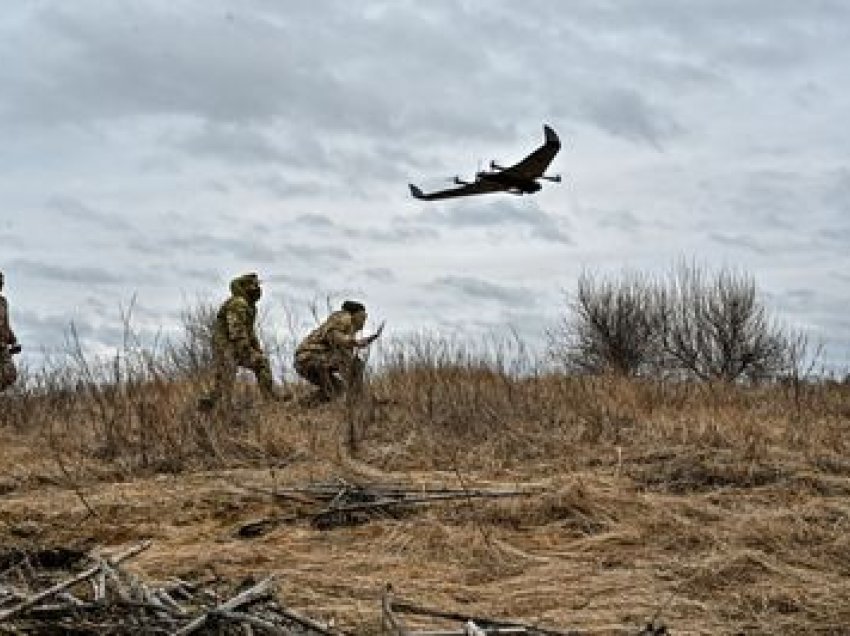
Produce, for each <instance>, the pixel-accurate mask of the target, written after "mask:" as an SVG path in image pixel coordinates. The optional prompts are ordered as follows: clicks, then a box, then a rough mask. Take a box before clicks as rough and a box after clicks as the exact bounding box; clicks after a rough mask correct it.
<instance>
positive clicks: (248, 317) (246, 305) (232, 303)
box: [213, 276, 261, 355]
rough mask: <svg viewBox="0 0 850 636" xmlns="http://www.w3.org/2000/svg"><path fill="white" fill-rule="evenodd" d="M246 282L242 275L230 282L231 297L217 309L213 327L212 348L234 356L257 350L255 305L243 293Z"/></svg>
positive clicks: (258, 346)
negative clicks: (231, 353)
mask: <svg viewBox="0 0 850 636" xmlns="http://www.w3.org/2000/svg"><path fill="white" fill-rule="evenodd" d="M247 284H249V281H247V280H246V277H245V276H240V277H238V278H234V279H233V280H232V281H231V282H230V292H231V294H232V295H231V296H230V298H228V299H227V300H226V301H224V304H222V306H221V307H220V308H219V310H218V313H217V314H216V318H215V326H214V328H213V346H214V347H215V348H216V349H218V350H219V351H223V350H230V351H232V352H234V353H236V354H237V355H245V354H248V353H250V352H251V351H261V347H260V341H259V339H258V338H257V333H256V331H255V325H254V323H255V322H256V319H257V305H256V303H254V302H253V301H251V300H250V299H249V298H248V297H247V294H246V291H245V290H246V285H247Z"/></svg>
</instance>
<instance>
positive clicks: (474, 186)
mask: <svg viewBox="0 0 850 636" xmlns="http://www.w3.org/2000/svg"><path fill="white" fill-rule="evenodd" d="M409 185H410V194H412V195H413V196H414V197H416V198H417V199H422V200H423V201H435V200H436V199H451V198H454V197H468V196H472V195H474V194H486V193H488V192H499V191H501V190H507V187H505V186H502V185H501V184H498V183H493V182H491V181H476V182H475V183H468V184H466V185H462V186H460V187H459V188H449V189H448V190H438V191H437V192H429V193H428V194H425V193H424V192H422V190H420V189H419V188H417V187H416V186H415V185H413V184H412V183H411V184H409Z"/></svg>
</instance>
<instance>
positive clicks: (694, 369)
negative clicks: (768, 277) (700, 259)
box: [657, 264, 798, 381]
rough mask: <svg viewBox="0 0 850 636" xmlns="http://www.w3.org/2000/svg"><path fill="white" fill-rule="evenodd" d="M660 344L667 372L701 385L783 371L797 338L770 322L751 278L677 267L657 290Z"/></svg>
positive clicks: (730, 273)
mask: <svg viewBox="0 0 850 636" xmlns="http://www.w3.org/2000/svg"><path fill="white" fill-rule="evenodd" d="M661 293H662V294H663V297H662V300H660V301H659V302H658V303H657V306H658V307H659V308H661V309H663V311H662V313H661V317H662V319H661V320H660V321H659V325H660V327H661V337H660V342H661V345H662V352H663V355H664V356H666V357H667V366H668V368H671V369H674V370H681V371H684V372H686V373H688V374H690V375H693V376H695V377H697V378H699V379H701V380H715V379H720V380H725V381H734V380H737V379H739V378H742V377H746V378H749V379H752V380H764V379H768V378H772V377H776V376H778V375H779V374H780V373H783V372H785V371H786V370H788V368H789V366H790V365H791V363H792V357H793V356H797V355H798V354H797V352H796V349H795V347H796V346H797V344H798V339H797V338H795V337H794V335H793V334H791V333H789V332H788V331H786V330H784V329H783V328H781V327H780V326H779V325H778V324H777V323H776V321H775V320H773V319H771V318H770V317H769V315H768V313H767V310H766V308H765V306H764V305H763V304H762V302H761V300H760V299H759V297H758V294H757V292H756V284H755V280H754V279H753V277H752V276H750V275H748V274H745V273H740V272H735V271H733V270H731V269H726V268H724V269H721V270H720V271H719V272H718V273H717V274H716V275H714V276H713V277H710V276H709V275H708V274H707V273H706V272H705V271H704V270H702V269H700V268H699V267H697V266H694V265H687V264H682V265H680V266H679V268H678V269H677V270H676V271H675V272H674V273H673V274H672V275H671V276H670V278H669V281H668V283H667V285H666V286H665V288H664V289H663V290H662V291H661Z"/></svg>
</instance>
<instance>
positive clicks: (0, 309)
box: [0, 296, 18, 345]
mask: <svg viewBox="0 0 850 636" xmlns="http://www.w3.org/2000/svg"><path fill="white" fill-rule="evenodd" d="M17 341H18V340H17V338H15V332H14V331H12V327H11V326H10V325H9V303H7V302H6V298H5V297H4V296H0V345H11V344H15V343H16V342H17Z"/></svg>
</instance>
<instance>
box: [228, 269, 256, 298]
mask: <svg viewBox="0 0 850 636" xmlns="http://www.w3.org/2000/svg"><path fill="white" fill-rule="evenodd" d="M230 292H231V293H232V294H233V295H234V296H241V297H242V298H247V299H248V300H251V301H254V302H256V301H258V300H260V297H261V296H262V295H263V290H262V288H261V287H260V277H259V276H257V274H256V273H255V272H251V273H249V274H242V275H241V276H237V277H236V278H234V279H233V280H232V281H230Z"/></svg>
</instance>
